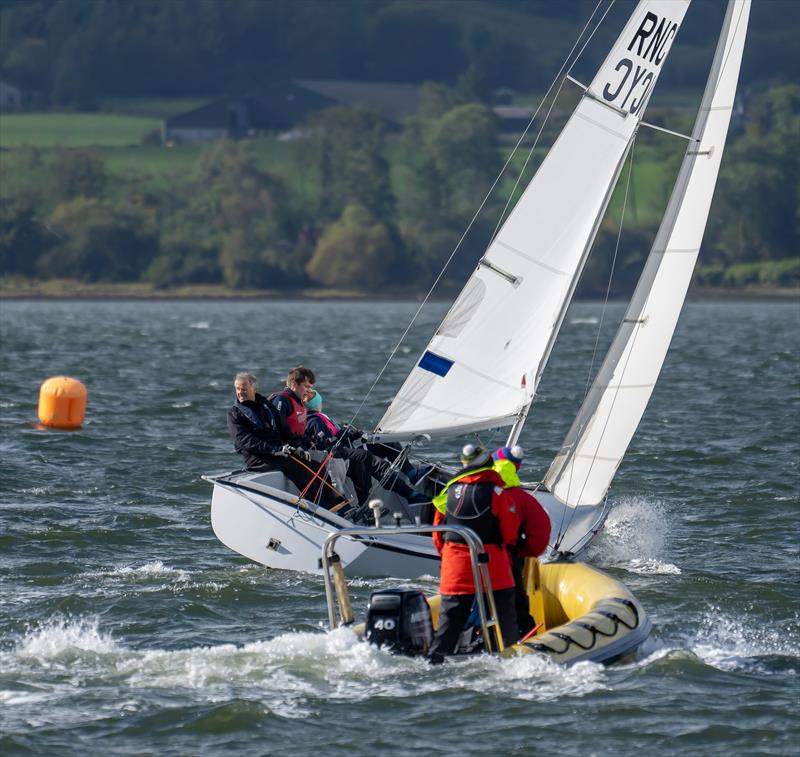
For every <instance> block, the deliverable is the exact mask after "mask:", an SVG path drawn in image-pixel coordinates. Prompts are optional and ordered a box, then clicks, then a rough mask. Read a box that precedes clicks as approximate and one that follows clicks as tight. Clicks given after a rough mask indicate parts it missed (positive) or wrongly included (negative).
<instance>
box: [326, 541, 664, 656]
mask: <svg viewBox="0 0 800 757" xmlns="http://www.w3.org/2000/svg"><path fill="white" fill-rule="evenodd" d="M348 530H349V531H350V532H352V533H353V535H356V533H355V532H357V531H359V529H348ZM392 530H397V529H392ZM399 530H401V531H406V530H408V531H414V532H415V533H422V532H423V531H424V532H431V531H434V530H441V531H457V532H458V533H459V534H460V535H461V537H462V538H463V539H464V540H465V541H466V542H467V544H468V545H469V546H470V552H471V558H472V564H473V574H474V576H475V579H476V581H475V583H476V585H479V584H482V585H483V586H485V587H488V588H487V591H486V593H485V595H484V596H485V598H484V597H482V596H481V595H477V596H476V605H477V609H478V615H479V617H480V623H479V624H478V626H477V628H476V629H475V636H476V638H477V639H478V640H479V641H478V643H477V651H481V648H482V649H484V650H485V651H491V652H494V653H499V654H502V655H503V656H513V655H518V654H540V655H545V656H547V657H549V658H551V659H553V660H555V661H557V662H559V663H564V664H573V663H576V662H582V661H592V662H602V663H610V662H615V661H619V660H623V659H626V658H630V657H633V656H634V655H635V653H636V651H637V650H638V649H639V647H640V646H641V645H642V644H643V642H644V641H645V640H646V639H647V637H648V636H649V634H650V630H651V628H652V624H651V622H650V620H649V618H648V617H647V614H646V613H645V611H644V608H643V607H642V605H641V604H640V603H639V602H638V600H637V599H636V598H635V597H634V596H633V594H631V592H630V591H629V590H628V589H627V588H626V587H625V586H624V584H622V583H621V582H620V581H617V580H616V579H614V578H612V577H611V576H609V575H607V574H606V573H603V572H602V571H600V570H597V569H596V568H593V567H591V566H590V565H587V564H586V563H582V562H568V561H559V562H552V563H543V564H540V563H539V561H538V560H536V559H535V558H528V559H527V560H526V562H525V569H524V572H523V580H524V582H525V588H526V592H527V594H528V601H529V604H530V609H531V615H532V616H533V618H534V622H535V623H536V624H537V625H536V628H535V629H534V631H533V632H532V633H531V634H529V636H528V637H526V638H525V639H523V640H522V641H519V642H517V643H516V644H514V645H512V646H510V647H504V645H503V641H502V638H501V637H500V634H499V627H498V624H497V622H496V613H495V608H494V596H493V593H492V590H491V582H490V580H489V575H488V570H487V569H486V563H485V562H484V560H483V558H482V557H481V554H482V553H483V545H482V544H481V542H480V539H479V538H478V537H477V536H476V535H475V533H474V532H473V531H471V530H470V529H468V528H463V527H457V526H425V527H421V528H414V529H405V528H401V529H399ZM338 536H339V535H338V534H332V535H331V536H330V537H329V538H328V540H327V541H326V543H325V547H324V548H323V554H322V561H321V562H322V569H323V577H324V578H325V588H326V595H327V599H328V615H329V620H330V624H331V628H335V627H337V626H339V625H352V626H353V630H354V631H355V633H356V634H357V635H359V636H361V637H363V638H364V639H365V640H366V641H369V642H370V643H373V644H377V645H379V646H384V647H386V648H387V649H389V650H390V651H393V652H397V653H401V654H409V655H422V654H426V653H427V651H428V648H429V647H430V643H431V641H432V639H433V629H434V628H436V626H437V624H438V615H439V603H440V597H439V596H434V597H430V598H427V597H425V596H424V595H423V594H422V592H420V591H418V590H416V589H409V588H407V587H404V588H402V589H384V590H382V591H376V592H373V593H372V595H371V597H370V601H369V606H368V608H367V617H366V620H365V622H364V623H360V624H358V625H354V619H353V611H352V606H351V603H350V597H349V593H348V589H347V581H346V578H345V575H344V570H343V568H342V561H341V560H340V559H339V556H338V555H337V554H336V552H335V550H334V545H335V542H336V539H337V538H338Z"/></svg>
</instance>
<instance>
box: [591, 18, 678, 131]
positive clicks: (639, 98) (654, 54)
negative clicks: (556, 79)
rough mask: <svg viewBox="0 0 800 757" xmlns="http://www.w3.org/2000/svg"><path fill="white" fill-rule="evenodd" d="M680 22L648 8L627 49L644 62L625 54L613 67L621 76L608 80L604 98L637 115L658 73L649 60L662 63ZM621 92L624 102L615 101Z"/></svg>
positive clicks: (658, 63)
mask: <svg viewBox="0 0 800 757" xmlns="http://www.w3.org/2000/svg"><path fill="white" fill-rule="evenodd" d="M677 31H678V24H677V23H676V22H674V21H670V20H669V19H668V18H667V17H666V16H665V17H663V18H659V17H658V15H656V14H655V13H653V12H651V11H648V12H647V14H646V15H645V17H644V18H643V19H642V22H641V24H639V28H638V29H637V30H636V32H635V34H634V35H633V38H632V39H631V41H630V43H629V44H628V52H630V53H632V54H633V57H635V58H638V59H639V60H641V61H642V62H641V63H639V62H634V61H633V60H631V59H630V58H622V59H621V60H619V61H618V62H617V64H616V66H615V67H614V69H613V70H614V71H617V72H620V73H621V74H622V75H621V78H620V79H619V80H617V81H616V82H610V81H609V82H606V85H605V87H603V98H604V99H605V100H606V101H607V102H610V103H613V104H614V105H616V106H617V107H619V108H620V109H622V110H625V111H628V112H630V113H633V114H634V115H636V113H638V112H639V110H641V108H642V106H643V105H644V103H645V102H646V101H647V96H648V95H649V93H650V89H651V88H652V86H653V84H654V82H655V73H654V71H653V70H651V69H650V67H649V65H648V64H653V65H655V66H656V67H658V66H660V65H661V63H662V61H663V60H664V56H665V55H666V54H667V43H668V42H669V41H670V40H671V39H673V38H674V37H675V33H676V32H677ZM620 96H622V102H616V101H617V99H618V98H619V97H620Z"/></svg>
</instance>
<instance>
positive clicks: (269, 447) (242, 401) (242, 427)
mask: <svg viewBox="0 0 800 757" xmlns="http://www.w3.org/2000/svg"><path fill="white" fill-rule="evenodd" d="M233 387H234V390H235V392H236V403H235V404H234V405H233V407H231V409H230V410H228V418H227V420H228V432H229V433H230V435H231V439H232V441H233V446H234V448H235V449H236V451H237V452H238V453H239V454H240V455H243V456H244V461H245V466H246V467H247V469H248V470H279V471H282V472H283V474H284V475H285V476H286V477H287V478H288V479H289V480H290V481H291V482H292V483H293V484H294V485H295V486H296V487H297V488H298V489H299V490H300V491H301V492H302V491H305V490H306V487H308V491H306V492H305V495H304V496H305V498H306V499H310V500H313V501H318V502H319V503H320V504H321V505H322V506H323V507H327V508H330V507H332V506H333V505H335V504H337V503H338V502H340V501H341V497H339V496H337V494H336V493H335V492H334V491H333V490H332V489H331V487H330V484H329V483H328V482H327V479H326V478H325V475H324V473H323V474H321V475H319V476H317V477H316V478H315V474H317V473H319V469H320V467H321V464H320V463H317V462H314V461H312V460H311V459H310V456H309V454H308V452H306V451H305V450H303V449H300V448H297V447H295V446H294V445H291V444H287V443H286V440H285V439H284V438H282V436H281V424H280V418H279V416H278V413H277V411H276V410H275V408H274V407H273V406H272V404H271V403H270V402H269V401H268V400H267V399H266V397H264V396H263V395H261V394H258V392H257V391H256V377H255V376H254V375H253V374H252V373H237V374H236V377H235V378H234V381H233ZM298 441H302V437H298ZM312 480H313V483H311V485H310V486H309V482H311V481H312Z"/></svg>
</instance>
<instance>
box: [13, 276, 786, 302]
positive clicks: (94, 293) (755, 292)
mask: <svg viewBox="0 0 800 757" xmlns="http://www.w3.org/2000/svg"><path fill="white" fill-rule="evenodd" d="M457 294H458V292H457V291H456V290H455V289H454V290H452V291H444V292H439V293H437V294H435V295H433V296H432V297H431V300H433V301H435V302H449V301H451V300H453V299H454V298H455V297H456V295H457ZM425 295H426V292H423V291H414V290H403V291H397V292H393V293H392V292H361V291H352V290H338V289H242V290H235V289H230V288H228V287H225V286H221V285H205V286H185V287H177V288H174V289H156V288H155V287H153V286H151V285H149V284H141V283H121V284H109V283H103V284H87V283H84V282H73V281H64V280H58V281H52V282H39V281H36V282H34V281H23V280H15V281H13V282H9V281H0V302H15V301H17V302H19V301H25V300H30V301H44V300H54V301H70V300H76V301H77V300H85V301H92V300H98V301H102V300H129V301H139V300H140V301H170V300H172V301H177V300H186V301H188V302H191V301H211V300H219V301H235V300H243V301H247V300H253V301H286V300H289V301H308V302H314V301H320V302H326V301H327V302H336V301H345V300H355V301H361V302H380V301H394V302H397V301H413V302H420V301H422V300H423V299H424V297H425ZM575 299H576V301H581V302H596V301H600V300H601V299H602V298H600V297H591V296H588V297H587V296H583V297H581V296H577V297H576V298H575ZM610 301H612V302H620V301H627V297H626V296H623V297H615V298H613V299H612V300H610ZM686 301H687V302H708V301H711V302H736V301H740V302H742V301H743V302H792V301H795V302H800V287H796V288H790V287H746V288H742V289H723V288H712V287H690V288H689V292H688V293H687V295H686Z"/></svg>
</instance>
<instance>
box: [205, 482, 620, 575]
mask: <svg viewBox="0 0 800 757" xmlns="http://www.w3.org/2000/svg"><path fill="white" fill-rule="evenodd" d="M208 480H209V481H211V482H213V484H214V493H213V495H212V498H211V525H212V527H213V529H214V533H215V534H216V536H217V538H218V539H219V540H220V541H221V542H222V543H223V544H224V545H225V546H227V547H229V548H230V549H232V550H233V551H235V552H238V553H239V554H240V555H243V556H244V557H247V558H248V559H250V560H253V561H254V562H257V563H260V564H261V565H265V566H267V567H268V568H278V569H281V570H295V571H300V572H303V573H317V574H321V573H322V569H321V567H320V565H319V556H320V553H321V550H322V544H323V542H324V541H325V539H326V537H327V536H328V535H329V534H331V533H333V532H334V531H338V530H340V529H343V528H351V527H352V525H353V524H352V523H351V522H350V521H347V520H345V519H344V518H341V517H339V516H338V515H336V514H335V513H331V512H329V511H327V510H325V509H324V508H317V507H316V506H315V505H314V504H313V503H311V502H305V501H303V502H302V503H301V505H302V506H298V504H296V500H297V496H296V494H292V493H288V492H287V491H285V488H290V487H291V485H290V484H289V485H288V486H287V482H286V479H285V478H284V477H283V475H282V474H281V473H278V472H269V473H259V472H238V473H231V474H228V475H225V476H212V477H209V478H208ZM388 496H391V495H388ZM535 496H536V498H537V500H538V501H539V502H540V504H541V505H542V507H544V509H545V510H546V511H547V514H548V515H549V516H550V521H551V523H552V524H553V529H554V533H555V530H556V526H557V525H558V526H559V527H560V531H561V533H562V534H563V535H562V540H561V544H560V545H558V548H557V551H558V552H560V553H565V554H567V555H569V556H575V555H577V554H580V552H581V551H583V549H585V547H586V546H587V545H588V543H589V541H590V538H585V536H586V535H587V534H591V535H592V536H593V535H594V533H595V532H596V531H597V530H598V529H599V528H600V527H601V526H602V522H603V519H604V515H605V511H604V508H603V507H602V506H601V507H593V508H590V507H582V508H576V509H573V508H569V507H566V506H565V505H563V504H562V503H560V502H559V501H558V500H556V499H555V498H554V497H553V496H552V495H551V494H549V493H547V492H535ZM389 520H390V521H391V518H389ZM384 521H386V518H384ZM384 525H386V523H384ZM405 525H409V523H408V522H406V523H405ZM573 534H574V540H572V541H571V536H572V535H573ZM337 552H338V553H339V556H340V557H341V559H342V563H343V565H344V567H345V569H346V570H347V574H348V575H350V576H394V577H395V578H418V577H420V576H434V577H438V575H439V566H440V559H439V555H438V553H437V552H436V549H435V547H434V546H433V541H432V539H431V538H430V537H429V536H417V535H411V534H402V535H401V534H398V535H397V536H396V537H392V536H385V535H381V536H380V537H374V538H371V539H370V538H367V539H361V538H359V539H355V538H353V539H350V538H348V539H341V540H340V541H339V543H338V545H337Z"/></svg>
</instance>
